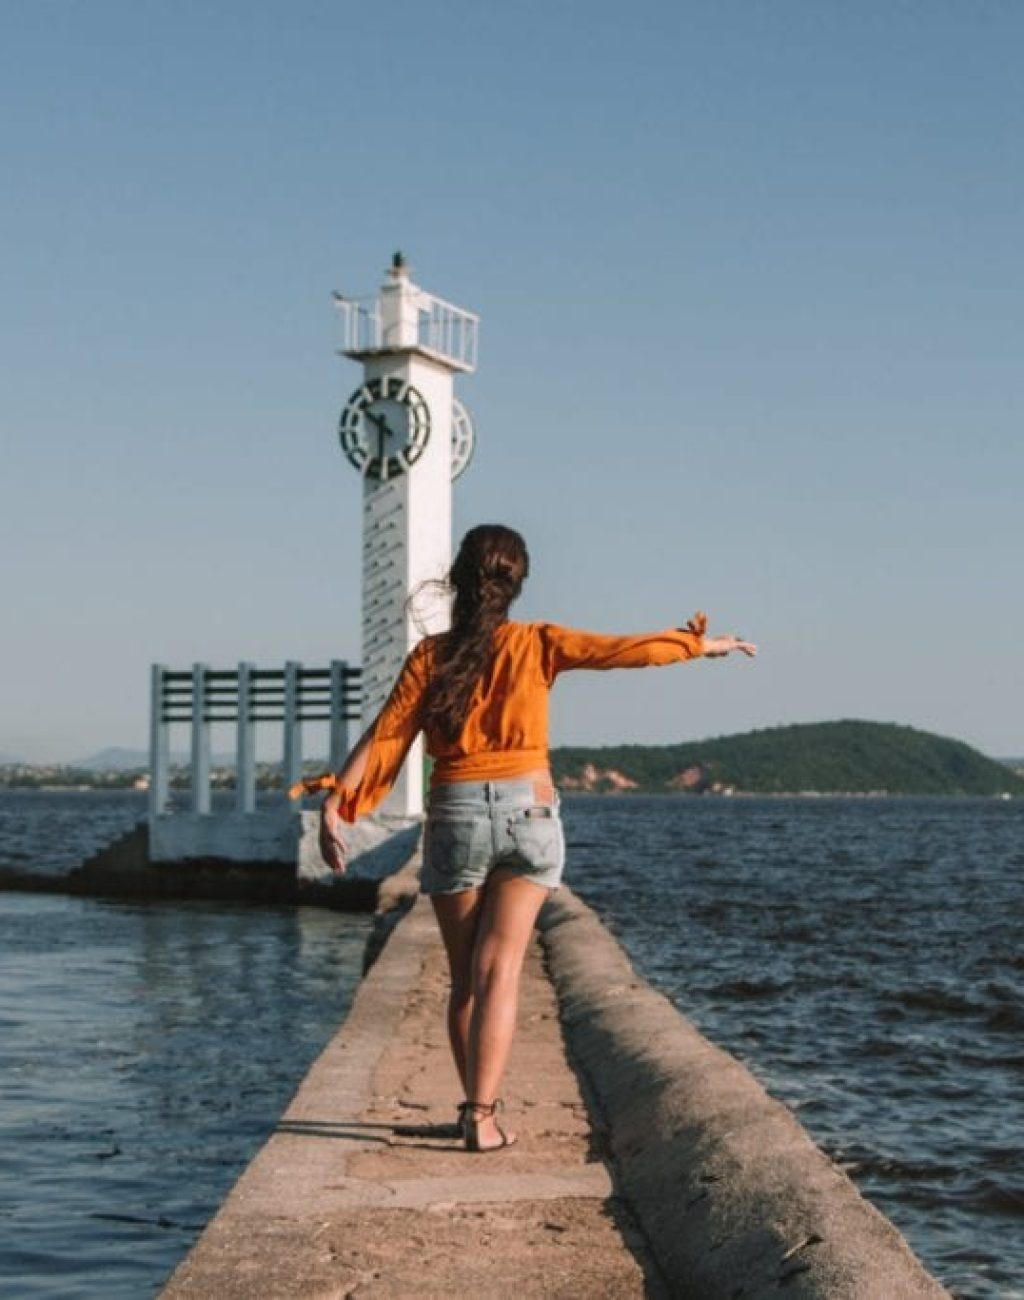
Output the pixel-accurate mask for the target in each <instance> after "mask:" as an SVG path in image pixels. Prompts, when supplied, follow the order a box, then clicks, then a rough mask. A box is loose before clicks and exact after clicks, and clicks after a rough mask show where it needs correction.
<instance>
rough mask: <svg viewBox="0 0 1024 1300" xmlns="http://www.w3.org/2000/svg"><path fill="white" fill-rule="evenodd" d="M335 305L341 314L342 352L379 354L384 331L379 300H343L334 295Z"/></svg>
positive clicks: (339, 296) (338, 295)
mask: <svg viewBox="0 0 1024 1300" xmlns="http://www.w3.org/2000/svg"><path fill="white" fill-rule="evenodd" d="M334 305H335V306H336V307H337V309H338V311H339V312H340V313H341V350H342V352H377V351H379V350H380V347H381V339H382V336H383V329H382V326H381V316H380V299H379V298H342V297H341V295H340V294H335V295H334Z"/></svg>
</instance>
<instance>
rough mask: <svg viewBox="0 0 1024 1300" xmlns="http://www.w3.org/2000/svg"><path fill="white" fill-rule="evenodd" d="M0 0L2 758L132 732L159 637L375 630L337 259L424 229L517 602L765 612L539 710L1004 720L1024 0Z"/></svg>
mask: <svg viewBox="0 0 1024 1300" xmlns="http://www.w3.org/2000/svg"><path fill="white" fill-rule="evenodd" d="M5 35H6V37H7V39H6V41H5V43H4V48H3V50H2V51H0V69H2V71H3V76H2V78H0V103H2V104H3V107H4V109H5V111H4V113H3V121H2V125H0V133H2V136H3V143H4V145H5V158H6V159H7V165H6V171H5V180H6V182H7V184H6V186H5V195H4V198H3V199H2V201H0V232H2V236H3V237H2V239H0V269H2V274H3V282H4V285H5V294H4V303H3V310H2V311H0V345H2V348H3V355H4V357H5V360H6V362H7V374H6V376H5V382H4V384H3V386H2V389H0V425H2V429H3V438H4V460H3V466H4V472H3V475H2V479H0V545H2V546H3V548H4V552H5V554H6V556H7V558H8V564H7V570H6V580H5V584H4V588H5V590H4V596H5V599H4V657H3V666H4V672H3V674H2V686H0V753H5V754H10V755H12V756H13V757H15V758H21V759H23V760H24V761H28V762H34V761H40V760H44V761H69V760H73V759H77V758H81V757H84V756H88V755H89V754H91V753H93V752H95V751H97V750H99V749H102V748H104V747H106V746H108V745H125V746H128V747H131V748H144V746H145V737H146V735H147V730H148V702H149V696H148V691H149V665H150V663H152V662H153V661H160V662H164V663H167V664H170V665H174V666H186V665H188V664H190V663H192V662H193V661H194V660H202V661H205V662H208V663H210V664H211V665H214V666H233V665H234V664H236V663H237V662H238V661H239V660H240V659H250V660H254V661H256V662H258V663H260V664H261V665H266V666H278V665H280V664H281V663H283V662H284V661H285V660H286V659H300V660H302V661H304V662H306V663H308V664H317V663H325V662H326V661H328V660H329V659H331V658H338V657H341V658H346V657H347V658H349V659H351V660H353V661H355V660H357V659H358V653H359V602H360V592H359V574H358V570H359V552H358V548H359V512H360V485H359V479H358V475H357V474H355V473H354V472H353V471H352V469H351V468H349V467H348V466H347V465H346V463H345V462H344V460H343V458H342V456H341V453H340V451H339V449H338V445H337V438H336V433H335V427H336V422H337V417H338V412H339V410H340V408H341V406H342V404H343V402H344V400H345V398H346V397H347V396H348V394H349V393H350V392H351V390H352V389H353V387H354V386H355V384H356V380H357V376H358V371H357V368H356V367H355V366H354V365H353V364H352V363H351V362H347V361H343V360H341V359H339V358H338V357H337V356H336V355H335V349H336V348H337V346H338V334H337V326H336V322H335V320H334V317H333V313H332V308H331V297H330V295H331V291H332V290H340V291H342V292H345V293H352V294H360V293H368V292H372V291H374V290H375V289H376V287H377V286H378V284H379V283H380V281H381V279H382V276H383V272H384V269H385V267H386V265H387V263H388V260H389V259H390V256H391V254H392V252H393V251H394V250H395V249H396V248H401V249H403V250H404V251H405V252H406V253H407V255H408V256H409V258H410V261H411V262H412V265H413V268H414V276H415V278H416V280H417V281H418V282H419V283H420V284H422V285H423V286H424V287H425V288H427V289H429V290H430V291H432V292H434V293H437V294H439V295H440V296H442V297H444V298H447V299H449V300H451V301H454V302H455V303H458V304H460V305H462V306H465V307H467V308H469V309H471V310H474V311H478V312H479V313H480V314H481V317H482V326H481V347H480V368H479V371H478V373H477V374H476V375H475V376H473V377H472V378H471V379H469V380H468V381H467V382H465V383H459V384H457V391H458V392H459V394H460V396H461V397H462V398H463V399H464V401H465V402H466V403H467V405H468V406H469V407H470V408H471V409H472V411H473V413H474V416H475V417H476V421H477V425H478V433H479V443H478V450H477V454H476V457H475V459H474V462H473V464H472V465H471V467H470V468H469V470H468V471H467V472H466V474H465V475H464V476H463V477H462V478H461V479H460V480H459V482H458V484H457V486H456V496H455V514H456V531H457V533H458V532H461V531H462V530H463V529H464V528H465V527H467V526H469V525H470V524H473V523H476V522H479V521H482V520H488V519H500V520H504V521H507V522H509V523H511V524H513V525H515V526H517V527H519V528H521V530H522V531H523V532H524V534H525V535H526V537H527V540H528V542H529V544H530V548H531V553H532V558H533V570H532V576H531V579H530V582H529V584H528V587H527V590H526V592H525V593H524V597H523V599H522V602H521V604H520V606H517V607H516V608H515V609H514V610H513V615H514V616H515V617H519V618H524V619H534V618H544V619H549V620H552V621H555V622H560V623H565V624H569V625H574V626H579V627H589V628H594V629H598V630H605V631H610V632H616V631H621V632H625V631H631V630H646V629H653V628H659V627H664V626H675V625H679V624H682V623H685V622H686V620H687V619H688V618H689V617H690V615H691V614H692V613H693V612H694V610H696V609H698V608H703V609H706V610H707V611H708V613H709V616H710V619H711V626H712V629H713V630H715V631H736V632H740V633H743V634H744V635H747V636H749V637H751V638H753V639H755V640H757V641H759V642H760V643H761V645H762V656H761V658H760V659H759V660H758V661H757V662H756V663H746V662H741V663H733V662H727V663H724V664H697V665H686V666H683V667H680V668H675V669H664V670H650V671H648V672H644V673H618V674H614V675H610V676H605V675H601V676H599V675H597V674H576V675H575V676H574V677H572V678H570V679H567V680H566V681H565V682H564V683H560V684H559V686H558V688H557V689H556V692H555V695H554V697H553V700H552V735H551V739H552V744H553V745H563V744H587V745H590V744H611V743H616V742H618V741H622V740H626V739H628V740H633V741H636V742H637V743H641V744H662V743H671V742H674V741H679V740H683V739H696V738H702V737H707V736H712V735H727V734H733V733H737V732H743V731H748V730H751V729H754V728H763V727H769V726H776V725H785V724H788V723H795V722H813V721H829V720H836V719H841V718H858V719H866V720H870V721H883V722H884V721H892V722H897V723H901V724H905V725H910V726H914V727H917V728H920V729H921V730H924V731H930V732H935V733H937V734H939V735H944V736H951V737H955V738H957V739H962V740H965V741H967V742H968V743H969V744H971V745H973V746H975V747H976V748H978V749H980V750H981V751H982V752H983V753H986V754H988V755H990V756H994V757H1007V756H1008V757H1014V756H1016V755H1018V754H1022V753H1024V704H1022V703H1021V693H1020V690H1019V679H1020V669H1019V658H1020V656H1019V649H1018V647H1019V645H1020V644H1021V643H1022V641H1024V610H1022V608H1021V603H1020V601H1019V600H1016V599H1015V598H1014V597H1013V592H1014V591H1015V590H1017V589H1018V587H1019V570H1020V560H1021V556H1022V555H1024V523H1022V512H1021V510H1020V504H1019V498H1020V494H1021V487H1022V486H1024V440H1022V439H1021V436H1020V415H1021V410H1022V409H1024V368H1022V367H1021V364H1020V349H1021V338H1022V336H1024V331H1022V329H1021V326H1022V314H1024V308H1022V303H1024V293H1022V289H1024V267H1022V262H1021V258H1020V252H1019V245H1020V233H1019V232H1020V229H1021V225H1022V218H1024V168H1022V167H1021V151H1022V147H1024V146H1022V144H1021V141H1022V140H1024V131H1022V127H1024V120H1022V119H1024V90H1022V88H1021V82H1020V76H1019V68H1018V62H1019V60H1018V55H1017V52H1018V51H1019V50H1020V48H1021V45H1022V38H1024V9H1020V8H1011V7H997V6H990V7H985V8H983V9H978V8H977V7H975V6H968V5H966V4H963V3H952V2H950V0H938V2H937V3H936V2H935V0H928V3H925V0H911V2H910V3H908V4H905V5H901V6H900V7H899V8H898V9H894V7H893V6H891V5H889V4H885V3H881V2H880V0H866V3H864V4H861V5H858V6H857V7H856V8H854V9H840V8H838V7H833V6H822V5H820V4H819V3H817V0H813V2H812V0H793V2H792V3H790V4H787V5H786V6H785V7H784V8H780V7H772V8H771V9H766V8H756V7H753V6H744V5H736V4H728V3H727V4H724V5H716V6H701V5H696V4H691V3H683V4H678V3H669V2H668V0H657V2H648V3H644V2H641V3H640V4H638V5H635V6H633V7H632V8H631V9H630V10H629V13H628V18H627V17H626V16H624V14H623V12H622V10H621V7H619V6H613V5H611V4H609V3H604V2H603V0H598V2H597V3H595V4H593V5H591V6H588V7H587V8H586V10H585V11H583V10H581V9H580V7H578V6H574V5H571V4H569V3H567V0H556V2H555V3H545V4H543V5H542V4H540V3H538V2H537V0H526V2H525V3H524V4H522V5H520V6H516V7H515V9H514V11H510V10H504V9H491V8H487V7H481V6H478V5H471V4H469V3H468V0H466V2H464V0H459V2H458V3H453V2H451V0H446V2H445V3H443V4H442V5H440V6H436V7H435V9H434V10H432V11H426V10H424V9H423V8H422V7H421V6H414V5H411V4H408V3H405V2H403V0H400V2H399V3H396V5H394V6H393V7H392V8H391V9H390V10H389V17H388V21H387V26H386V30H385V29H384V27H383V26H382V24H381V22H380V20H379V18H378V17H377V16H376V15H375V14H374V12H372V11H370V10H367V9H359V8H356V7H349V6H338V5H334V4H327V3H323V2H322V0H296V3H294V4H291V5H289V6H287V7H285V6H282V5H280V4H275V3H272V2H271V0H253V3H246V4H244V5H243V4H242V3H241V0H226V3H224V4H221V5H218V6H216V7H215V8H214V9H213V10H210V9H208V8H206V7H200V6H197V5H194V4H190V3H185V4H183V5H179V6H175V7H174V9H173V10H170V9H164V8H160V7H157V6H149V5H143V6H140V5H137V4H132V3H128V0H97V3H96V4H93V5H90V6H88V7H87V8H84V7H78V6H31V7H29V6H20V7H18V8H17V9H14V8H13V7H12V8H11V10H10V11H9V13H8V22H7V24H6V32H5ZM396 49H399V50H401V51H404V53H405V55H406V56H407V57H401V58H399V57H396V53H395V52H396ZM266 743H267V742H264V744H263V745H261V752H266ZM214 746H215V748H217V749H219V750H227V749H230V742H227V743H222V742H221V740H220V739H219V738H218V737H217V736H216V735H215V737H214ZM305 749H306V751H307V752H314V751H316V752H319V747H318V746H317V745H316V742H315V740H314V738H313V736H312V735H311V737H310V739H309V740H308V741H307V742H306V745H305Z"/></svg>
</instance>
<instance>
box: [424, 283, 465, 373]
mask: <svg viewBox="0 0 1024 1300" xmlns="http://www.w3.org/2000/svg"><path fill="white" fill-rule="evenodd" d="M479 329H480V317H479V316H475V315H474V314H473V313H472V312H471V311H463V310H462V308H461V307H455V306H453V305H452V304H451V303H450V302H445V301H444V299H443V298H433V297H431V296H430V294H426V293H425V294H423V295H422V297H421V300H420V304H419V318H418V323H417V331H418V336H419V345H420V347H421V348H425V349H426V350H427V351H428V352H437V353H439V354H440V355H441V356H443V357H447V358H448V360H450V361H454V362H455V363H456V364H457V365H458V366H459V367H460V368H462V369H465V370H475V369H476V347H477V335H478V333H479Z"/></svg>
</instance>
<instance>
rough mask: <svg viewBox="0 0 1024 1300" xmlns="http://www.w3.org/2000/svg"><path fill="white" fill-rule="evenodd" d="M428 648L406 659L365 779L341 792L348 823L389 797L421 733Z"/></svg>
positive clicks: (381, 717)
mask: <svg viewBox="0 0 1024 1300" xmlns="http://www.w3.org/2000/svg"><path fill="white" fill-rule="evenodd" d="M425 645H426V643H425V642H423V641H421V642H420V643H419V645H417V646H415V647H414V648H413V649H412V650H411V651H410V652H409V654H408V655H407V656H406V660H405V663H404V664H403V665H402V671H401V672H400V673H399V675H398V680H397V681H396V682H395V685H394V687H393V689H392V691H391V694H390V695H389V696H388V699H387V703H386V704H385V705H384V707H383V709H381V711H380V713H379V714H378V715H377V721H376V722H375V723H374V727H373V733H372V735H371V738H370V752H369V754H368V756H367V759H366V770H365V771H364V772H363V777H362V780H361V781H360V782H359V784H358V785H357V786H356V787H355V788H354V789H351V790H350V789H342V791H341V800H340V803H339V807H338V811H339V813H340V814H341V816H342V818H343V819H344V820H345V821H347V822H354V821H355V820H356V819H357V818H359V817H365V816H366V815H367V813H370V812H373V810H374V808H376V807H377V805H378V804H379V803H381V802H382V801H383V800H384V799H385V798H386V797H387V795H388V793H389V792H390V790H391V787H392V786H393V785H394V783H395V781H396V780H397V779H398V774H399V772H400V771H401V770H402V764H403V763H404V762H405V758H406V755H407V754H408V753H409V749H410V747H411V745H412V742H413V741H414V740H415V739H416V736H417V735H418V733H419V730H420V718H421V715H422V712H423V701H424V698H425V695H426V690H427V683H428V681H429V673H428V671H427V664H426V654H425Z"/></svg>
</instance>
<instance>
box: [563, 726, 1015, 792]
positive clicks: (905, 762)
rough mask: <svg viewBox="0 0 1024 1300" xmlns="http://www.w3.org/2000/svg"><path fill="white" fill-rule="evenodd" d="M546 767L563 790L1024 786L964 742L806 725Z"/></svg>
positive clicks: (606, 750)
mask: <svg viewBox="0 0 1024 1300" xmlns="http://www.w3.org/2000/svg"><path fill="white" fill-rule="evenodd" d="M551 760H552V765H553V768H554V774H555V779H556V781H557V782H558V783H559V784H560V785H563V786H564V787H565V788H569V789H572V788H575V789H597V790H600V789H613V788H617V789H626V788H636V789H639V790H645V791H655V790H671V789H691V790H706V789H708V788H711V787H723V786H724V787H731V788H734V789H736V790H739V791H748V792H750V793H761V794H776V793H784V792H796V791H820V792H830V791H836V792H843V793H850V794H856V793H867V792H869V791H885V792H887V793H889V794H981V795H996V794H1002V793H1004V792H1005V793H1010V794H1015V795H1024V778H1022V777H1021V776H1019V775H1018V774H1017V773H1015V772H1013V771H1011V770H1010V768H1008V767H1007V766H1006V765H1005V764H1002V763H998V762H996V761H995V760H994V759H990V758H986V757H985V755H984V754H981V753H979V751H978V750H976V749H972V748H971V746H970V745H966V744H964V743H963V741H959V740H948V739H946V738H945V737H943V736H934V735H931V734H930V733H929V732H926V731H917V730H916V729H915V728H913V727H902V726H897V725H896V724H894V723H886V722H816V723H803V724H798V725H794V726H789V727H771V728H768V729H766V730H763V731H749V732H745V733H743V734H741V735H737V736H720V737H716V738H715V739H712V740H700V741H692V742H686V743H683V744H679V745H612V746H606V747H601V748H581V747H572V748H559V749H555V750H553V751H552V754H551ZM634 783H635V786H634Z"/></svg>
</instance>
